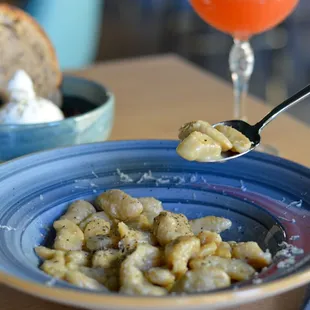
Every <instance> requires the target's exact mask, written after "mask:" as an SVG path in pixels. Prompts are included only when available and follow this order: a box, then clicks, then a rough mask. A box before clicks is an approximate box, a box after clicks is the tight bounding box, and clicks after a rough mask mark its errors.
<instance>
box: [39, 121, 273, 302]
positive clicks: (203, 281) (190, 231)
mask: <svg viewBox="0 0 310 310" xmlns="http://www.w3.org/2000/svg"><path fill="white" fill-rule="evenodd" d="M196 125H197V124H192V125H190V126H189V127H188V128H187V129H186V130H187V131H186V133H183V134H184V135H185V136H186V134H188V135H187V136H189V135H191V134H192V133H191V131H192V129H193V128H194V129H195V128H205V127H204V126H206V125H205V124H199V126H200V127H197V126H196ZM191 126H192V127H191ZM204 130H205V132H207V131H208V132H212V131H210V129H209V128H207V129H204ZM219 137H220V135H219ZM96 205H97V207H98V211H96V209H95V207H93V206H92V205H91V204H90V203H89V202H86V201H83V200H79V201H77V202H74V203H72V204H71V205H70V206H69V208H68V211H67V212H66V213H65V214H64V215H63V216H61V217H60V218H59V219H58V220H56V221H55V222H54V224H53V227H54V229H55V231H56V237H55V240H54V243H53V247H51V248H48V247H45V246H38V247H36V248H35V252H36V254H37V255H38V257H39V258H40V259H41V260H42V264H41V265H40V268H41V270H42V271H43V272H45V273H46V274H48V275H50V276H52V277H54V278H57V279H61V280H64V281H67V282H69V283H71V284H73V285H76V286H78V287H81V288H85V289H89V290H96V291H99V292H108V291H113V292H120V293H124V294H129V295H153V296H164V295H167V294H169V293H188V294H190V293H195V292H203V291H208V290H213V289H218V288H223V287H228V286H230V285H231V283H233V282H236V281H243V280H248V279H250V278H251V277H253V276H254V275H255V274H256V272H259V271H260V270H261V269H262V268H264V267H266V266H269V265H270V264H271V263H272V256H271V254H270V253H269V252H268V251H266V252H264V251H263V250H262V249H261V248H260V247H259V245H258V244H257V243H256V242H239V243H238V242H235V241H224V240H222V237H221V235H220V233H221V232H223V231H224V230H227V229H230V227H231V226H232V222H231V221H230V220H228V219H225V218H220V217H215V216H207V217H203V218H199V219H194V220H188V219H187V217H186V216H184V215H183V214H177V213H173V212H169V211H165V210H164V209H163V206H162V203H161V202H160V201H159V200H157V199H155V198H152V197H143V198H134V197H131V196H130V195H128V194H127V193H125V192H123V191H120V190H109V191H106V192H104V193H102V194H101V195H100V196H99V197H98V198H97V200H96Z"/></svg>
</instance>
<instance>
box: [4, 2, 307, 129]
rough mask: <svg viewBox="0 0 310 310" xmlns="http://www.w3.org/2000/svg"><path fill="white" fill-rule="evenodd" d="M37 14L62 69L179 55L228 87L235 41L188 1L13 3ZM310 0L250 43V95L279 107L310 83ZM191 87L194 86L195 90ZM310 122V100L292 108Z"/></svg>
mask: <svg viewBox="0 0 310 310" xmlns="http://www.w3.org/2000/svg"><path fill="white" fill-rule="evenodd" d="M0 2H7V3H10V4H14V5H17V6H19V7H20V8H22V9H24V10H26V11H27V12H28V13H30V14H31V15H32V16H33V17H35V18H36V19H37V20H38V21H39V23H40V24H41V25H42V26H43V28H44V29H45V30H46V31H47V33H48V35H49V36H50V38H51V40H52V41H53V43H54V45H55V47H56V50H57V54H58V57H59V60H60V63H61V67H62V69H63V70H68V69H80V68H83V67H85V66H88V65H90V64H91V63H93V62H95V61H107V60H119V59H124V58H129V57H139V56H144V55H155V54H164V53H177V54H179V55H181V56H182V57H184V58H186V59H188V60H189V61H191V62H193V63H194V64H196V65H198V66H199V67H201V68H204V69H206V70H208V71H210V72H212V73H213V74H215V75H217V76H218V77H220V78H222V79H225V80H227V81H229V82H230V74H229V69H228V64H227V59H228V53H229V50H230V48H231V45H232V39H231V37H230V36H228V35H225V34H223V33H221V32H219V31H217V30H215V29H213V28H211V27H210V26H208V25H207V24H206V23H204V22H203V21H202V20H201V19H200V18H199V17H198V16H197V15H196V14H195V13H194V12H193V10H192V8H191V7H190V5H189V3H188V0H130V1H128V0H10V1H0ZM309 16H310V1H309V0H300V3H299V5H298V7H297V9H296V10H295V11H294V13H293V14H292V15H291V16H290V17H289V18H287V19H286V20H285V21H284V22H283V23H282V24H280V25H279V26H278V27H276V28H274V29H272V30H270V31H269V32H266V33H264V34H261V35H258V36H256V37H254V38H253V39H252V40H251V43H252V46H253V49H254V52H255V69H254V73H253V76H252V79H251V83H250V93H251V94H253V95H254V96H257V97H259V98H261V99H263V100H264V101H265V102H266V103H267V104H270V105H275V104H278V103H279V102H280V101H281V100H283V99H284V98H285V97H286V96H288V95H291V94H293V93H294V92H296V91H297V90H298V89H300V88H302V87H303V86H305V85H306V84H308V83H309V82H310V39H309V38H310V18H309ZM189 87H190V86H189ZM290 113H292V114H293V116H295V117H296V118H298V119H300V120H301V121H303V122H305V123H310V105H309V104H308V102H307V101H305V103H303V104H300V105H299V106H298V108H293V109H291V110H290Z"/></svg>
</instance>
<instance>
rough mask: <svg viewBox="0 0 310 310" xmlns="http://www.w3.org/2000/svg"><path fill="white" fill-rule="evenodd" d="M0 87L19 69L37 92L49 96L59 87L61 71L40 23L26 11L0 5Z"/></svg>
mask: <svg viewBox="0 0 310 310" xmlns="http://www.w3.org/2000/svg"><path fill="white" fill-rule="evenodd" d="M0 46H1V48H0V87H1V88H6V84H7V82H8V81H9V80H10V79H11V77H12V76H13V74H14V73H15V72H16V71H17V70H18V69H23V70H25V71H26V72H27V73H28V74H29V75H30V77H31V78H32V80H33V84H34V87H35V91H36V93H37V94H38V95H39V96H41V97H45V98H46V97H50V96H51V94H53V93H54V92H55V91H57V89H58V88H59V86H60V84H61V81H62V74H61V71H60V68H59V64H58V60H57V56H56V52H55V50H54V48H53V46H52V44H51V42H50V40H49V39H48V37H47V35H46V34H45V32H44V30H43V29H42V28H41V27H40V25H39V24H38V23H37V22H36V21H35V20H34V19H33V18H32V17H31V16H30V15H28V14H27V13H25V12H24V11H22V10H20V9H18V8H15V7H13V6H10V5H7V4H0Z"/></svg>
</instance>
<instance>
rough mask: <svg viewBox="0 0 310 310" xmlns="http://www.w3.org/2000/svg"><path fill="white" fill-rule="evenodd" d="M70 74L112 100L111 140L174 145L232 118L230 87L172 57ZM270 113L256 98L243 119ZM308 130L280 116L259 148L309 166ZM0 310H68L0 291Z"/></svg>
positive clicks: (276, 304)
mask: <svg viewBox="0 0 310 310" xmlns="http://www.w3.org/2000/svg"><path fill="white" fill-rule="evenodd" d="M74 74H76V75H79V76H84V77H87V78H89V79H92V80H95V81H98V82H100V83H102V84H104V85H105V86H106V87H108V88H109V89H110V90H111V91H112V92H113V93H114V94H115V97H116V118H115V125H114V129H113V132H112V136H111V139H113V140H125V139H176V138H177V130H178V128H179V127H180V125H182V124H183V123H184V122H187V121H190V120H197V119H203V120H208V121H209V122H210V123H215V122H218V121H221V120H226V119H231V118H232V88H231V85H229V84H227V83H225V82H223V81H222V80H219V79H218V78H216V77H215V76H213V75H211V74H209V73H207V72H205V71H202V70H201V69H199V68H197V67H195V66H193V65H192V64H190V63H188V62H186V61H185V60H184V59H181V58H179V57H178V56H175V55H163V56H157V57H143V58H137V59H130V60H122V61H117V62H106V63H101V64H96V65H94V66H92V67H90V68H88V69H85V70H82V71H80V72H75V73H74ZM269 110H270V107H269V106H268V105H265V104H263V103H262V102H261V101H259V100H257V99H255V98H249V100H248V113H247V114H248V118H249V121H250V122H255V121H258V120H259V119H260V118H261V117H262V116H263V115H264V114H266V113H267V112H268V111H269ZM309 135H310V129H309V128H308V127H307V126H306V125H304V124H303V123H301V122H299V121H298V120H295V119H293V118H292V117H290V116H289V115H287V114H285V115H282V116H280V117H279V118H278V119H277V120H276V121H274V122H273V123H271V124H270V125H268V127H267V128H266V129H265V130H264V133H263V142H264V143H268V144H271V145H273V146H274V147H276V148H277V149H279V151H280V155H281V156H282V157H285V158H287V159H290V160H293V161H296V162H298V163H301V164H303V165H306V166H310V156H309V155H308V154H307V150H308V147H306V146H305V144H304V141H305V140H307V138H306V137H307V136H309ZM303 295H304V288H301V289H298V290H295V291H292V292H289V293H286V294H282V295H280V296H278V297H277V298H269V299H267V300H263V301H259V302H256V303H255V304H252V305H245V306H242V307H239V308H238V309H240V310H241V309H242V310H256V309H257V310H258V309H264V310H276V309H280V308H281V309H283V310H297V309H299V306H300V305H301V303H302V300H303ZM0 300H1V307H0V308H1V309H2V310H20V309H21V308H22V309H23V310H39V309H40V310H41V309H45V310H49V309H51V310H52V309H53V310H65V309H73V308H68V307H65V306H61V305H55V304H53V303H50V302H45V301H43V300H40V299H37V298H35V297H31V296H26V295H24V294H23V293H20V292H18V291H15V290H13V289H10V288H7V287H4V286H0Z"/></svg>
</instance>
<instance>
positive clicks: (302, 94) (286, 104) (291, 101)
mask: <svg viewBox="0 0 310 310" xmlns="http://www.w3.org/2000/svg"><path fill="white" fill-rule="evenodd" d="M309 95H310V84H309V85H307V86H306V87H305V88H303V89H302V90H300V91H299V92H298V93H296V94H295V95H293V96H292V97H290V98H288V99H286V100H285V101H283V102H282V103H280V104H279V105H277V106H276V107H275V108H274V109H272V110H271V111H270V112H269V113H268V114H267V115H266V116H265V117H264V118H263V119H262V120H260V121H259V122H258V123H256V124H255V125H254V126H253V127H254V128H255V129H256V130H257V131H258V132H261V130H262V129H263V128H264V127H265V126H266V125H268V124H269V123H270V122H271V121H273V120H274V119H275V118H276V117H277V116H278V115H279V114H280V113H282V112H284V111H285V110H287V109H289V108H290V107H292V106H293V105H295V104H297V103H298V102H300V101H302V100H304V99H305V98H306V97H308V96H309Z"/></svg>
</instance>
